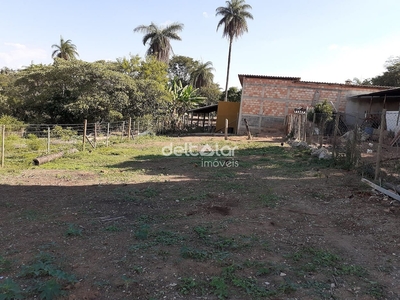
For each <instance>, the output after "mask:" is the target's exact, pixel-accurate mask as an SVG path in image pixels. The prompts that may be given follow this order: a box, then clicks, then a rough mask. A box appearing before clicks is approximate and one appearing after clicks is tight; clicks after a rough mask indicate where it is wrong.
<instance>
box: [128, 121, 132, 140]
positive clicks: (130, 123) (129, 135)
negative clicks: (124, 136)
mask: <svg viewBox="0 0 400 300" xmlns="http://www.w3.org/2000/svg"><path fill="white" fill-rule="evenodd" d="M131 130H132V118H131V117H129V124H128V141H129V140H130V139H131Z"/></svg>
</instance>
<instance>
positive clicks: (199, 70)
mask: <svg viewBox="0 0 400 300" xmlns="http://www.w3.org/2000/svg"><path fill="white" fill-rule="evenodd" d="M214 70H215V69H214V67H213V64H212V62H211V61H208V62H205V63H203V62H201V63H199V64H198V65H197V66H196V68H195V69H194V70H193V71H192V73H191V74H190V81H191V84H192V85H193V86H194V87H195V88H201V87H208V86H210V85H211V84H212V83H213V82H214V74H213V73H212V72H213V71H214Z"/></svg>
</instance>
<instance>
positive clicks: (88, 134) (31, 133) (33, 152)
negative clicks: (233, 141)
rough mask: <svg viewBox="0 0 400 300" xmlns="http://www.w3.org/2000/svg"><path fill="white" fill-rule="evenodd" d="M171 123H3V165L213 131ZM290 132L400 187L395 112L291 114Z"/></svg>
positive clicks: (399, 135)
mask: <svg viewBox="0 0 400 300" xmlns="http://www.w3.org/2000/svg"><path fill="white" fill-rule="evenodd" d="M207 124H208V123H207V122H206V124H205V125H207ZM172 125H175V126H171V122H170V121H169V120H163V119H158V120H154V119H136V120H132V119H129V120H127V121H121V122H110V123H106V122H103V123H86V122H84V123H82V124H28V125H25V124H23V125H1V124H0V128H1V131H0V136H1V140H0V142H1V167H4V166H5V164H6V163H7V164H8V163H9V164H10V165H12V164H13V162H15V161H17V162H18V161H21V160H25V161H26V160H27V158H28V160H30V163H31V161H32V160H34V159H35V158H38V157H42V156H46V155H57V154H60V153H61V154H62V153H64V152H69V151H75V150H79V151H82V150H85V149H89V148H97V147H104V146H105V147H110V146H112V145H113V144H115V143H121V142H124V141H126V140H130V139H135V138H137V137H139V136H143V135H152V134H168V133H171V132H175V133H180V134H182V133H192V132H199V131H200V132H209V131H210V127H211V128H212V125H214V124H212V123H210V124H208V125H210V126H203V127H199V126H198V124H196V123H193V122H189V121H187V122H186V123H185V122H183V123H182V124H172ZM203 125H204V124H203ZM214 128H215V125H214ZM286 131H287V134H288V136H289V137H291V138H292V139H293V140H297V141H302V142H304V143H306V144H307V145H313V147H314V149H315V150H316V153H317V155H318V156H319V157H321V155H326V156H327V157H330V158H333V159H334V161H335V162H337V163H340V164H342V165H345V166H346V167H349V168H356V169H357V170H359V172H360V174H361V175H362V176H363V177H366V178H370V179H375V180H381V181H391V182H395V183H396V184H397V183H398V184H399V187H400V176H399V170H400V120H399V112H397V111H396V112H387V111H386V110H383V111H382V112H378V113H369V114H366V113H365V114H363V115H362V116H360V115H358V116H356V115H349V114H344V113H334V114H332V115H329V116H327V115H324V114H315V113H312V112H305V111H301V112H299V113H295V114H292V115H288V116H287V118H286ZM321 149H322V150H324V151H321ZM317 150H318V151H320V152H318V151H317ZM321 152H324V153H323V154H321ZM31 159H32V160H31ZM399 190H400V188H399Z"/></svg>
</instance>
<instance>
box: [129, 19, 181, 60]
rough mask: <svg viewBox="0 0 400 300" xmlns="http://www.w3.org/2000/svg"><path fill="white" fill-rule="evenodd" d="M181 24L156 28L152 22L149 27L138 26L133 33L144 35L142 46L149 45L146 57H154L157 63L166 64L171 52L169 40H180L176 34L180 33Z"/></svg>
mask: <svg viewBox="0 0 400 300" xmlns="http://www.w3.org/2000/svg"><path fill="white" fill-rule="evenodd" d="M182 29H183V24H181V23H172V24H170V25H168V26H166V27H158V26H157V25H155V24H154V23H153V22H152V23H151V24H150V25H149V26H145V25H140V26H138V27H136V28H135V29H134V30H133V31H134V32H141V33H144V37H143V45H146V43H147V42H148V43H149V49H148V50H147V55H154V56H155V57H156V58H157V59H158V60H159V61H163V62H166V63H168V61H169V57H170V54H171V52H172V47H171V42H170V40H178V41H180V40H181V37H180V36H179V35H178V32H180V31H182Z"/></svg>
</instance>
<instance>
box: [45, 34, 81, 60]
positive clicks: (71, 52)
mask: <svg viewBox="0 0 400 300" xmlns="http://www.w3.org/2000/svg"><path fill="white" fill-rule="evenodd" d="M51 47H52V48H55V50H54V51H53V53H52V55H51V57H52V58H55V57H58V58H62V59H65V60H71V59H75V58H76V57H77V56H79V54H78V52H77V49H76V46H75V45H74V44H72V41H71V40H66V41H65V40H64V38H63V37H62V36H60V44H59V45H57V44H54V45H52V46H51Z"/></svg>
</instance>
